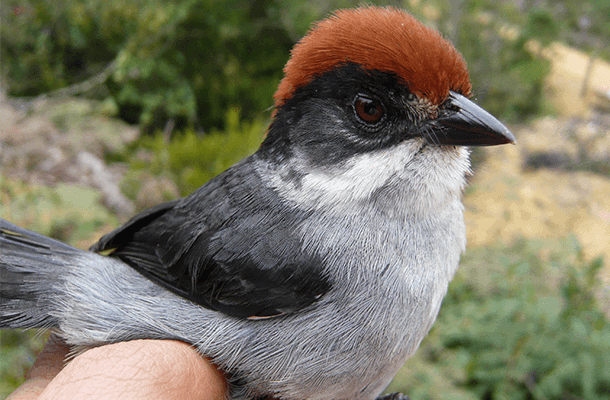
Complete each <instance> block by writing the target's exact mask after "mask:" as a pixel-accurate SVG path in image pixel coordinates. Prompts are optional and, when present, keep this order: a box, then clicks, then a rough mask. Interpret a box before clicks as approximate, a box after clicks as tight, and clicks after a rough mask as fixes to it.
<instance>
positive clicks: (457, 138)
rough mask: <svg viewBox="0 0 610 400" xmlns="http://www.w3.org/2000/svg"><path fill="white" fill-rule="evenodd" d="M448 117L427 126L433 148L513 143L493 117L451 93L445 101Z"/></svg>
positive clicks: (506, 130)
mask: <svg viewBox="0 0 610 400" xmlns="http://www.w3.org/2000/svg"><path fill="white" fill-rule="evenodd" d="M444 105H445V106H446V109H447V110H449V111H448V112H447V114H445V115H442V116H440V117H438V118H436V119H434V120H432V121H430V125H431V126H432V129H433V130H434V133H435V135H434V136H435V137H434V138H433V139H431V140H432V141H433V142H435V143H436V144H441V145H449V146H496V145H499V144H506V143H515V137H514V136H513V134H512V133H510V131H509V130H508V128H507V127H505V126H504V125H503V124H502V123H501V122H500V121H498V120H497V119H496V118H495V117H494V116H493V115H491V114H490V113H488V112H487V111H485V110H483V109H482V108H481V107H479V106H477V105H476V104H475V103H473V102H472V101H470V100H468V99H467V98H466V97H464V96H462V95H461V94H458V93H455V92H450V94H449V98H447V100H446V101H445V104H444Z"/></svg>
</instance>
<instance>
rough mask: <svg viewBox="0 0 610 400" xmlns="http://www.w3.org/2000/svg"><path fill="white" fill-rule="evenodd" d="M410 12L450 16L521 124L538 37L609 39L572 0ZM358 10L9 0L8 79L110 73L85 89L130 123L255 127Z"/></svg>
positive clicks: (66, 81)
mask: <svg viewBox="0 0 610 400" xmlns="http://www.w3.org/2000/svg"><path fill="white" fill-rule="evenodd" d="M375 3H377V4H382V5H383V4H386V3H388V2H387V1H377V2H375ZM402 3H403V4H402V6H403V7H406V8H407V9H409V11H411V12H414V13H415V14H416V15H418V16H419V17H420V18H423V19H424V20H425V19H426V18H425V15H426V14H429V13H425V12H423V11H422V10H423V9H425V8H428V10H430V9H431V8H435V9H437V10H439V11H440V20H438V21H436V20H435V21H433V23H437V24H438V26H439V28H440V29H441V30H442V31H444V32H445V33H446V34H447V35H448V36H449V38H450V39H452V40H453V41H454V42H455V43H456V45H457V46H458V48H459V49H460V51H461V52H463V53H464V55H465V57H466V59H467V61H468V63H469V66H470V70H471V75H472V79H473V81H474V84H475V88H476V93H477V96H478V98H479V101H480V102H481V103H482V104H483V105H484V106H485V107H486V108H488V109H489V111H491V112H492V113H493V114H496V115H500V116H502V117H503V118H505V117H509V118H512V119H516V120H520V119H522V118H526V117H528V116H531V115H536V114H537V113H540V112H541V111H542V110H544V104H542V100H541V96H542V80H543V78H544V76H545V75H546V74H547V72H548V64H547V62H546V61H544V60H543V59H542V58H540V57H538V56H537V55H536V54H535V53H532V51H531V50H528V49H527V47H526V44H528V43H529V42H530V40H532V39H533V40H536V41H537V42H538V43H540V44H543V45H544V44H548V43H549V42H550V41H551V40H556V39H561V38H565V37H566V36H567V37H572V36H574V35H575V34H576V33H578V32H579V31H580V30H581V27H580V25H582V23H580V22H579V21H581V20H583V18H585V19H586V20H587V21H589V27H588V32H590V34H591V35H593V37H595V38H598V42H600V41H601V42H602V43H603V40H604V39H606V41H607V38H608V35H610V32H609V31H608V24H607V23H605V21H606V20H605V19H604V16H607V15H608V13H607V12H606V13H604V11H607V10H608V4H607V1H604V0H585V1H583V2H579V3H578V4H576V3H574V4H572V3H570V2H567V1H564V2H560V3H561V7H560V6H558V5H551V4H549V5H546V3H545V2H537V3H536V7H537V8H531V6H528V5H523V4H522V5H521V6H520V7H521V8H517V7H518V5H517V3H512V2H496V1H493V0H462V1H451V2H449V1H448V0H436V1H433V0H431V1H428V2H425V3H426V4H425V5H423V4H418V3H419V2H407V1H405V2H402ZM556 3H557V2H556ZM357 4H358V2H357V1H353V0H352V1H350V0H334V1H328V2H309V3H303V2H301V1H298V0H292V1H283V2H279V1H274V0H261V1H256V2H251V1H246V0H225V1H222V2H220V1H218V0H181V1H171V2H168V1H162V0H135V1H111V2H108V1H103V0H70V1H65V2H60V3H58V2H57V1H54V0H42V1H34V0H7V1H5V2H4V3H3V9H4V10H6V11H7V12H4V13H1V14H0V18H1V20H0V22H1V24H0V34H2V38H3V40H2V46H1V47H0V56H1V57H2V60H3V62H2V65H1V68H2V75H3V76H4V77H6V82H7V84H8V90H9V93H10V94H11V95H14V96H31V95H37V94H40V93H45V92H49V91H52V90H54V89H58V88H62V87H66V86H69V85H73V84H76V83H79V82H82V81H86V80H87V79H89V78H92V77H96V76H101V78H100V82H97V83H94V84H93V85H91V87H89V86H87V87H85V88H82V89H78V90H77V91H76V92H77V93H83V92H84V93H85V94H86V95H87V96H90V97H102V98H104V99H105V100H106V101H107V102H109V103H110V102H111V103H113V104H114V106H115V107H116V108H117V109H118V112H119V115H120V116H121V118H123V119H124V120H126V121H128V122H130V123H139V124H141V125H142V126H143V127H144V128H147V129H148V130H150V131H154V129H159V128H161V129H162V128H164V127H165V125H166V124H167V123H168V121H171V123H172V124H173V125H175V126H176V127H178V128H179V129H183V128H186V127H194V128H197V129H203V130H209V129H211V128H212V127H215V128H222V123H223V122H224V121H223V115H224V112H225V111H226V110H227V109H229V108H232V107H239V108H240V109H241V110H242V114H243V117H244V118H245V119H247V120H250V119H252V118H255V117H257V116H258V115H259V113H260V112H261V110H265V109H267V108H269V107H270V106H272V105H273V102H272V95H273V93H274V91H275V88H276V86H277V84H278V82H279V80H280V78H281V76H282V67H283V65H284V63H285V62H286V60H287V58H288V55H289V50H290V48H291V47H292V46H293V44H294V43H295V42H296V41H297V40H298V39H299V38H300V37H301V36H302V35H303V34H304V33H305V32H306V30H307V28H308V27H309V25H310V23H311V22H313V21H315V20H318V19H320V18H322V17H324V16H325V15H326V14H327V13H328V12H329V11H331V10H333V9H336V8H339V7H351V6H355V5H357ZM392 4H395V3H393V2H392ZM527 7H530V8H527ZM559 21H565V23H560V22H559ZM511 32H512V33H511ZM514 32H516V37H515V35H514V34H513V33H514ZM566 32H570V33H574V35H572V36H570V35H567V34H566ZM581 36H582V35H581ZM589 47H591V46H589ZM598 47H599V46H598ZM102 83H103V85H101V84H102Z"/></svg>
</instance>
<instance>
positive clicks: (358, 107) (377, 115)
mask: <svg viewBox="0 0 610 400" xmlns="http://www.w3.org/2000/svg"><path fill="white" fill-rule="evenodd" d="M354 111H356V115H357V116H358V118H360V119H361V120H362V121H364V122H366V123H367V124H374V123H376V122H379V121H380V120H381V118H383V114H384V111H383V107H382V105H381V102H379V101H378V100H374V99H371V98H368V97H365V96H362V95H358V96H356V99H355V100H354Z"/></svg>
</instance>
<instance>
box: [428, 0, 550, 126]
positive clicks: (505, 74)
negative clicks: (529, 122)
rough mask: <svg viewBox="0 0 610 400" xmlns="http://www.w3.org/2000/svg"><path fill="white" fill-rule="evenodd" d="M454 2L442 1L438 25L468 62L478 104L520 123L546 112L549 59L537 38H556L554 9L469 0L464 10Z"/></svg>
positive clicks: (543, 41)
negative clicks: (535, 46) (539, 50)
mask: <svg viewBox="0 0 610 400" xmlns="http://www.w3.org/2000/svg"><path fill="white" fill-rule="evenodd" d="M452 5H453V3H452V2H449V1H442V2H441V3H440V5H439V8H440V9H441V10H442V14H441V18H440V21H439V24H440V26H439V27H440V29H441V30H442V31H444V32H445V33H448V36H449V38H450V39H452V40H453V42H454V43H455V45H456V47H457V48H458V49H459V50H460V52H461V53H462V55H463V56H464V58H465V59H466V61H467V63H468V68H469V71H470V77H471V80H472V83H473V87H474V93H475V97H476V100H477V103H479V104H480V105H481V106H482V107H483V108H485V109H486V110H487V111H489V112H490V113H491V114H493V115H496V116H497V117H500V118H501V119H503V120H511V121H520V122H521V121H523V120H524V119H527V118H530V117H533V116H536V115H538V114H540V113H542V112H543V111H544V110H545V103H544V92H543V85H544V79H545V77H546V75H547V74H548V73H549V72H550V64H549V61H547V60H546V59H544V58H543V57H541V56H540V55H539V54H538V53H537V52H536V51H533V50H532V43H533V41H535V42H537V43H538V44H539V45H548V44H549V43H550V42H551V41H552V40H555V39H557V37H558V33H557V32H558V29H559V26H558V25H557V23H556V22H555V21H554V19H553V18H552V15H551V14H550V12H548V11H546V10H544V9H531V10H526V11H527V12H522V11H520V10H518V9H517V4H516V3H507V2H497V1H492V0H464V1H463V2H460V7H459V12H457V11H458V10H456V7H455V6H453V7H451V6H452ZM451 32H453V34H451Z"/></svg>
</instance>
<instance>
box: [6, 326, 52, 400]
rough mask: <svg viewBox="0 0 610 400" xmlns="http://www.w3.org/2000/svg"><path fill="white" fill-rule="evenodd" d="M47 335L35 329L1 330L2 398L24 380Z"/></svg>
mask: <svg viewBox="0 0 610 400" xmlns="http://www.w3.org/2000/svg"><path fill="white" fill-rule="evenodd" d="M47 336H48V335H41V334H38V333H37V332H35V331H30V332H18V331H8V330H0V354H2V357H0V398H2V399H4V398H6V397H7V396H8V395H9V394H10V393H11V392H12V391H14V390H15V388H16V387H17V386H19V385H20V384H21V383H22V382H23V378H24V377H25V375H26V373H27V371H28V369H29V368H30V367H31V366H32V364H33V363H34V359H35V358H36V354H37V353H38V352H39V351H40V350H42V346H43V344H44V342H45V340H46V339H47Z"/></svg>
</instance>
